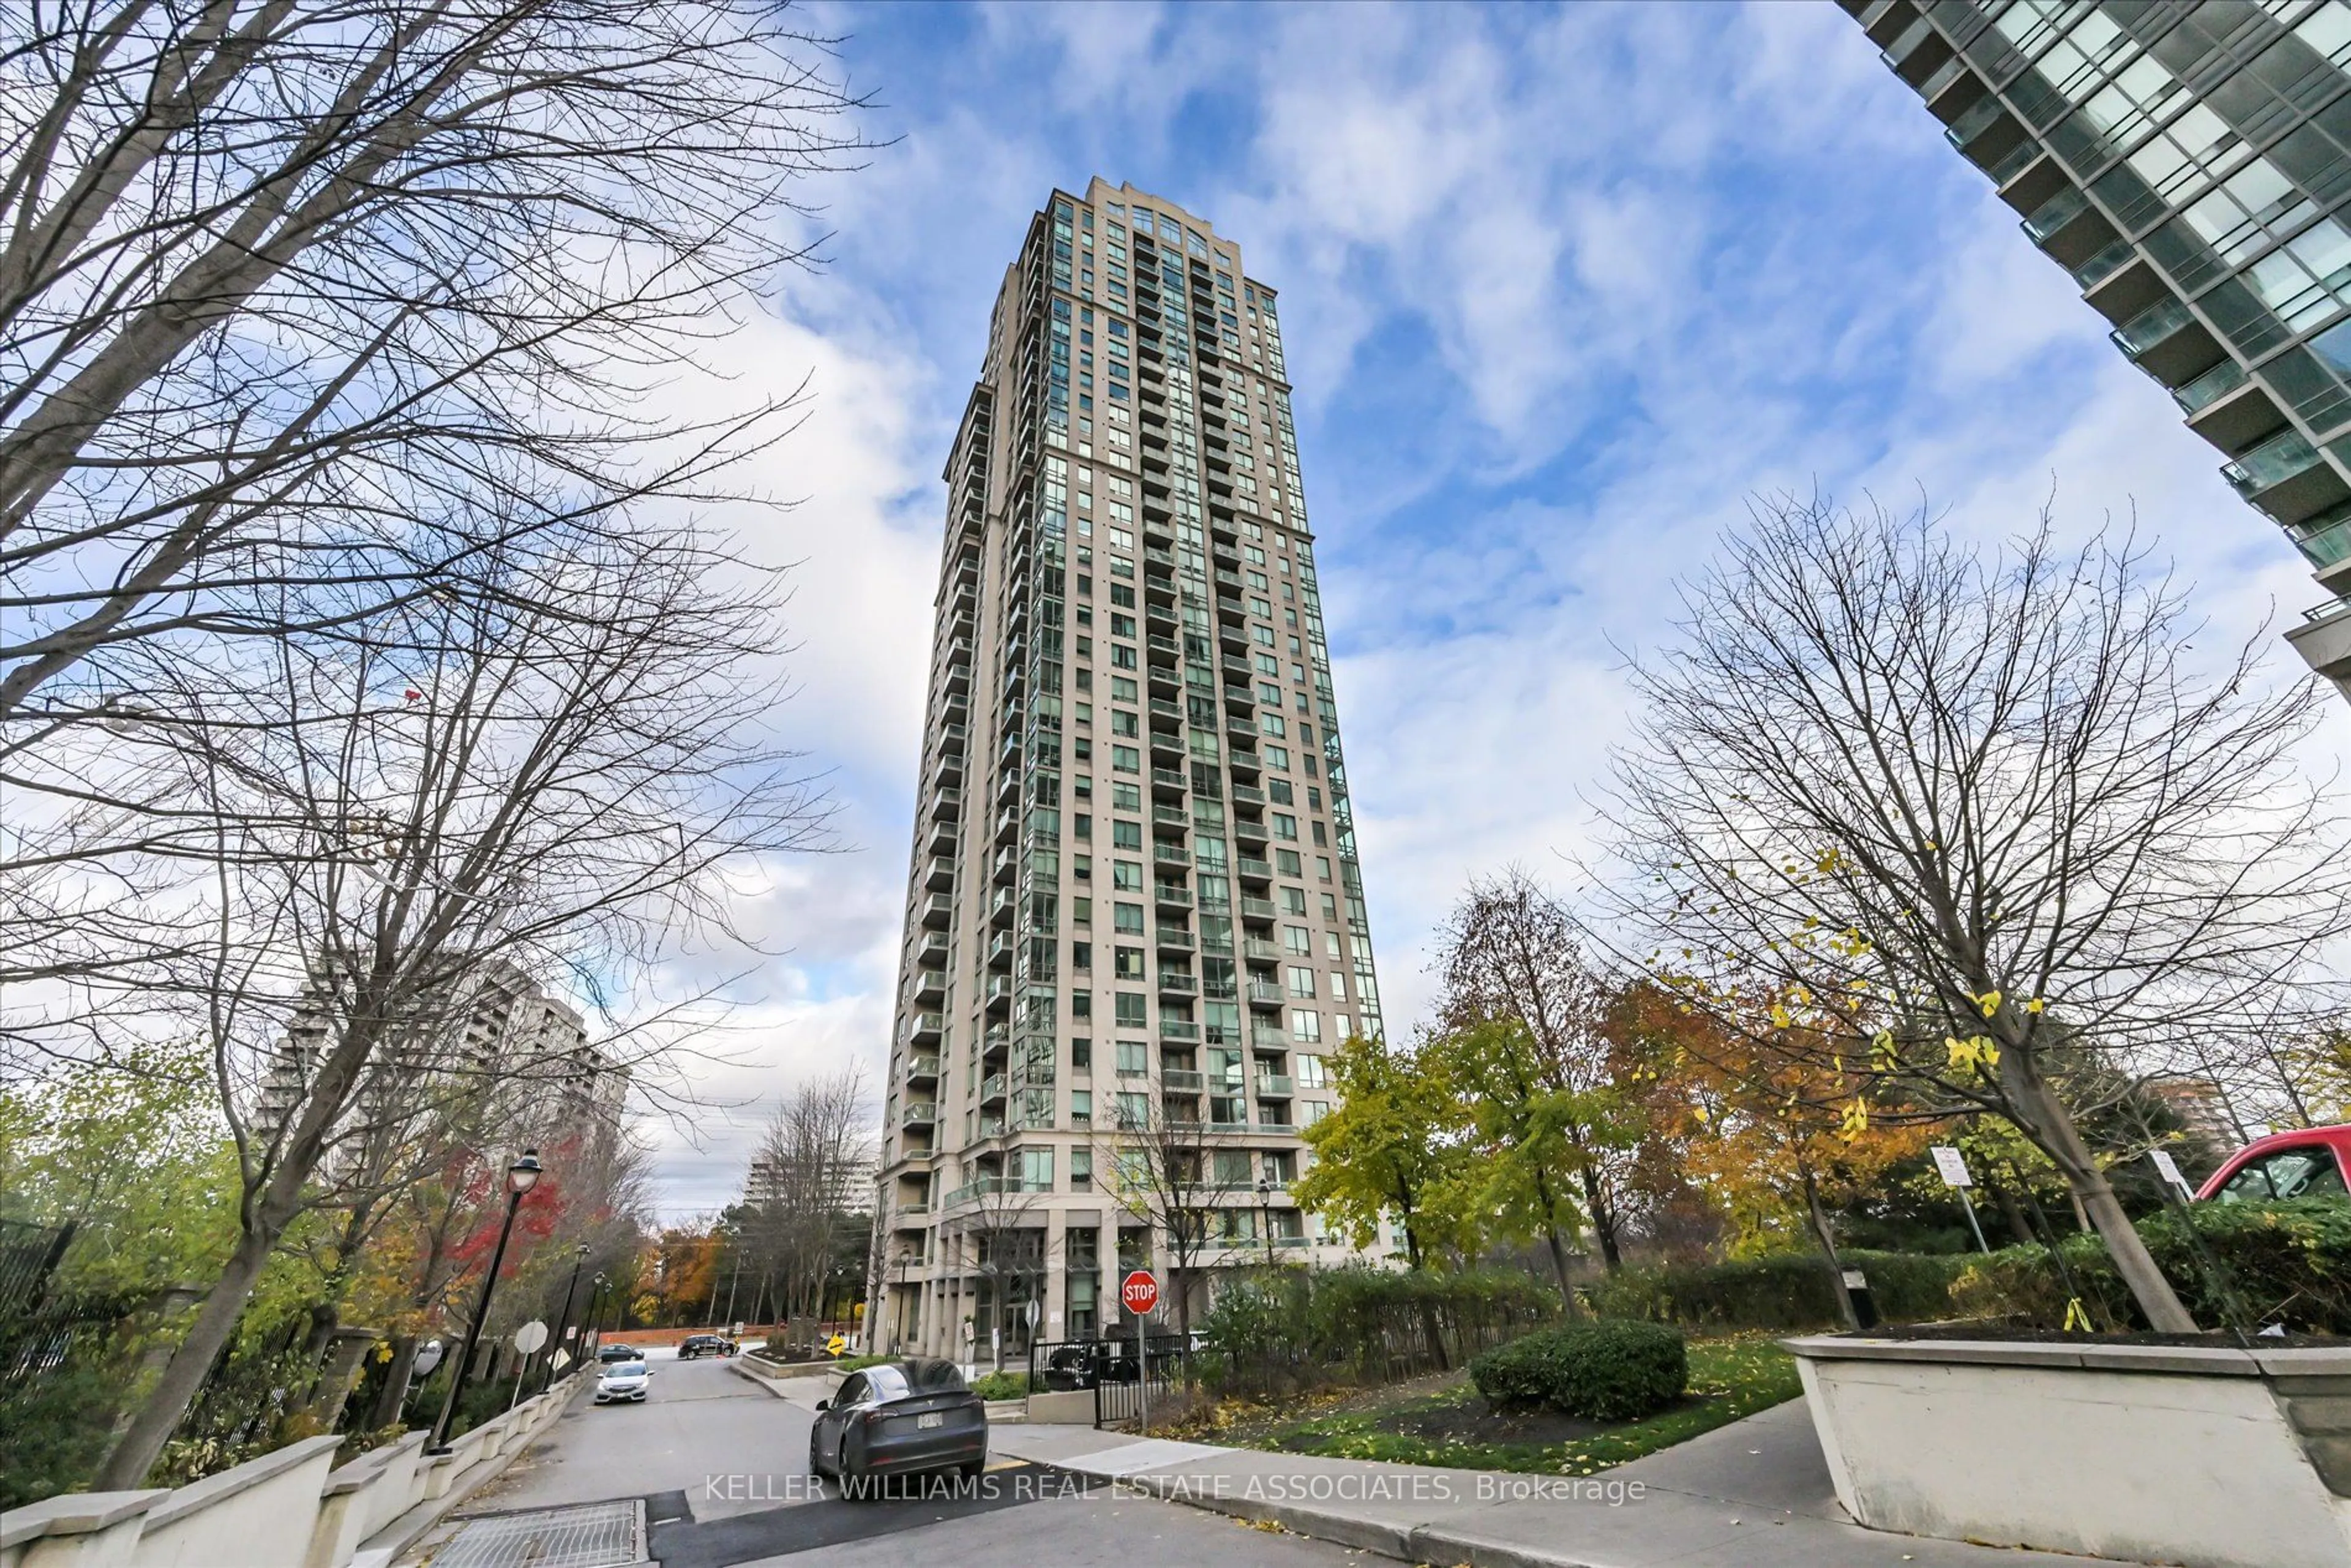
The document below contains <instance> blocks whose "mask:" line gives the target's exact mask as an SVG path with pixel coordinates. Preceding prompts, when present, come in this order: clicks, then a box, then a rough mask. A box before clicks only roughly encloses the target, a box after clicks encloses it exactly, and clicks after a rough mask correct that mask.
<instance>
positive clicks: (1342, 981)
mask: <svg viewBox="0 0 2351 1568" xmlns="http://www.w3.org/2000/svg"><path fill="white" fill-rule="evenodd" d="M1331 999H1332V1001H1334V1002H1343V1001H1345V1000H1346V999H1347V977H1346V976H1345V975H1343V974H1342V973H1340V972H1339V971H1338V970H1336V969H1333V970H1332V971H1331Z"/></svg>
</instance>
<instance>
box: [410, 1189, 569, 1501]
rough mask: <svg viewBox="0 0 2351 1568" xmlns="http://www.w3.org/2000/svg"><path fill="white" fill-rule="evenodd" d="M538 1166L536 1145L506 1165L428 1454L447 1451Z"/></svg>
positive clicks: (427, 1449)
mask: <svg viewBox="0 0 2351 1568" xmlns="http://www.w3.org/2000/svg"><path fill="white" fill-rule="evenodd" d="M541 1174H543V1173H542V1169H541V1167H540V1166H539V1163H538V1150H537V1149H525V1150H524V1151H523V1152H522V1158H520V1159H518V1160H517V1161H515V1163H514V1164H512V1165H510V1166H507V1217H506V1219H505V1222H504V1223H502V1224H501V1225H499V1227H498V1245H497V1248H496V1250H495V1251H493V1252H492V1253H491V1254H490V1271H489V1272H488V1273H487V1274H486V1275H485V1276H483V1279H482V1299H481V1301H480V1302H479V1303H478V1304H477V1305H476V1306H475V1308H474V1321H473V1322H472V1323H471V1324H470V1325H468V1326H467V1328H466V1330H465V1354H463V1355H462V1356H460V1357H459V1358H458V1360H457V1373H456V1375H455V1376H454V1377H452V1378H451V1379H450V1380H449V1395H448V1397H447V1398H445V1399H444V1400H442V1401H441V1416H440V1418H439V1419H438V1420H436V1421H434V1423H433V1441H432V1442H431V1443H429V1444H427V1445H426V1446H425V1449H424V1451H425V1452H426V1453H428V1454H445V1453H447V1452H448V1451H449V1423H450V1421H451V1420H452V1419H454V1418H455V1416H456V1414H457V1400H458V1397H459V1396H461V1395H463V1394H464V1393H465V1375H466V1373H468V1372H469V1371H471V1370H472V1369H473V1365H474V1352H475V1350H476V1349H477V1348H479V1347H480V1345H481V1343H482V1325H483V1324H485V1323H486V1322H489V1317H490V1295H491V1292H492V1291H496V1289H497V1285H498V1269H499V1266H500V1265H502V1264H503V1263H505V1261H506V1257H507V1238H508V1237H510V1236H512V1235H513V1234H514V1222H515V1210H517V1208H520V1207H522V1197H523V1194H525V1193H527V1192H528V1191H529V1190H530V1189H531V1188H532V1187H535V1186H538V1178H539V1176H540V1175H541Z"/></svg>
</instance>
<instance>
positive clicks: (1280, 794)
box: [1265, 779, 1298, 806]
mask: <svg viewBox="0 0 2351 1568" xmlns="http://www.w3.org/2000/svg"><path fill="white" fill-rule="evenodd" d="M1265 792H1266V794H1267V795H1269V796H1270V797H1271V798H1272V800H1273V802H1274V804H1276V805H1278V806H1293V805H1296V804H1297V803H1298V797H1297V796H1296V795H1294V794H1292V793H1291V792H1290V780H1289V779H1268V780H1267V781H1266V786H1265Z"/></svg>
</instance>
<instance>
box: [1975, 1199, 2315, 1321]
mask: <svg viewBox="0 0 2351 1568" xmlns="http://www.w3.org/2000/svg"><path fill="white" fill-rule="evenodd" d="M2190 1212H2191V1213H2192V1214H2193V1215H2194V1216H2195V1232H2196V1239H2200V1240H2201V1241H2202V1246H2201V1247H2199V1246H2197V1245H2196V1239H2191V1238H2190V1236H2189V1232H2188V1229H2187V1228H2186V1227H2185V1226H2183V1225H2182V1224H2181V1223H2180V1221H2179V1216H2178V1215H2177V1214H2176V1213H2175V1212H2172V1211H2168V1210H2167V1211H2166V1212H2164V1213H2162V1214H2158V1215H2156V1216H2154V1217H2153V1218H2148V1219H2144V1220H2141V1221H2140V1222H2139V1226H2138V1233H2139V1235H2140V1236H2141V1237H2142V1238H2143V1239H2145V1240H2146V1242H2147V1250H2148V1251H2149V1252H2151V1253H2153V1254H2154V1255H2155V1260H2156V1262H2157V1263H2158V1264H2159V1265H2161V1266H2162V1269H2163V1271H2164V1273H2165V1274H2166V1275H2168V1277H2169V1278H2170V1280H2171V1283H2172V1288H2173V1289H2174V1290H2176V1291H2179V1296H2180V1300H2181V1301H2184V1302H2185V1303H2186V1304H2187V1307H2188V1310H2189V1312H2191V1313H2193V1314H2194V1315H2195V1318H2196V1321H2197V1322H2199V1323H2201V1324H2202V1325H2204V1326H2205V1327H2206V1328H2214V1329H2217V1328H2222V1327H2226V1326H2227V1325H2228V1322H2229V1315H2230V1314H2229V1310H2228V1306H2227V1303H2226V1302H2225V1301H2224V1300H2223V1294H2222V1291H2223V1289H2224V1288H2225V1289H2226V1290H2227V1291H2229V1292H2231V1293H2233V1295H2234V1297H2235V1299H2236V1301H2237V1302H2238V1304H2239V1305H2240V1307H2241V1310H2242V1312H2243V1313H2244V1316H2245V1318H2246V1320H2247V1321H2246V1322H2244V1324H2243V1325H2242V1326H2244V1327H2247V1328H2257V1327H2262V1326H2266V1325H2268V1324H2272V1323H2275V1324H2279V1325H2281V1326H2283V1327H2284V1328H2285V1329H2287V1330H2288V1331H2290V1332H2293V1333H2335V1334H2351V1204H2346V1203H2345V1202H2343V1201H2342V1200H2341V1199H2340V1198H2296V1199H2294V1200H2293V1201H2291V1202H2287V1203H2199V1204H2197V1205H2196V1206H2194V1207H2193V1208H2192V1209H2191V1210H2190ZM2062 1250H2063V1252H2064V1260H2065V1267H2066V1270H2069V1271H2070V1272H2071V1273H2072V1275H2073V1278H2074V1285H2075V1287H2076V1288H2077V1289H2079V1290H2080V1291H2081V1292H2082V1294H2083V1296H2084V1297H2085V1300H2086V1304H2087V1305H2088V1306H2089V1308H2090V1312H2091V1316H2092V1318H2093V1320H2094V1321H2095V1322H2096V1323H2097V1326H2098V1327H2100V1328H2102V1329H2103V1328H2116V1329H2131V1328H2137V1327H2141V1326H2143V1320H2141V1319H2140V1317H2139V1316H2138V1312H2137V1308H2136V1307H2135V1306H2134V1304H2133V1303H2132V1301H2131V1298H2130V1292H2129V1291H2126V1290H2125V1289H2124V1288H2123V1283H2122V1281H2121V1279H2120V1277H2119V1276H2117V1275H2116V1272H2115V1266H2114V1260H2112V1259H2111V1258H2109V1257H2108V1256H2107V1255H2106V1248H2105V1242H2103V1241H2101V1240H2099V1239H2097V1238H2096V1237H2095V1236H2074V1237H2069V1238H2067V1239H2066V1240H2065V1241H2064V1243H2063V1245H2062ZM1965 1262H1966V1264H1967V1266H1966V1268H1965V1269H1964V1270H1961V1272H1960V1275H1959V1279H1958V1280H1957V1281H1954V1283H1953V1285H1952V1289H1951V1309H1950V1315H1953V1316H1965V1317H1992V1316H2009V1317H2014V1318H2018V1319H2022V1320H2023V1321H2025V1322H2030V1323H2032V1325H2034V1326H2036V1327H2042V1328H2058V1327H2061V1326H2063V1325H2064V1320H2065V1301H2066V1295H2067V1292H2066V1290H2065V1285H2064V1278H2063V1276H2062V1275H2061V1274H2060V1273H2059V1272H2058V1269H2057V1265H2056V1262H2055V1260H2053V1259H2052V1258H2051V1256H2050V1253H2049V1249H2047V1248H2045V1247H2010V1248H2005V1249H2002V1250H2001V1251H1998V1252H1995V1253H1993V1254H1991V1256H1990V1257H1980V1256H1979V1257H1976V1258H1973V1259H1970V1260H1965ZM2216 1272H2217V1274H2218V1275H2219V1276H2220V1279H2219V1280H2216V1279H2215V1278H2214V1275H2215V1273H2216Z"/></svg>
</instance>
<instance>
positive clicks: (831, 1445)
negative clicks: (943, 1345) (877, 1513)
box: [809, 1357, 987, 1497]
mask: <svg viewBox="0 0 2351 1568" xmlns="http://www.w3.org/2000/svg"><path fill="white" fill-rule="evenodd" d="M816 1408H817V1417H816V1425H815V1427H812V1428H811V1429H810V1432H809V1473H810V1474H811V1475H818V1476H823V1475H830V1476H831V1477H832V1478H833V1479H835V1480H838V1481H839V1482H840V1483H841V1493H842V1495H843V1496H846V1497H862V1496H865V1495H867V1494H868V1493H870V1492H871V1491H872V1490H874V1485H875V1483H876V1482H877V1481H878V1480H880V1479H883V1478H886V1477H890V1476H902V1475H911V1474H914V1473H917V1472H920V1471H925V1470H942V1469H952V1470H954V1471H956V1473H957V1474H958V1475H960V1476H962V1477H963V1478H965V1479H976V1478H977V1476H978V1475H979V1473H980V1471H981V1470H983V1469H986V1468H987V1404H986V1402H984V1401H983V1400H982V1399H981V1398H980V1397H979V1396H977V1394H974V1393H973V1392H972V1391H971V1389H970V1388H969V1387H968V1386H967V1385H966V1384H965V1382H964V1380H963V1374H962V1373H961V1372H959V1371H957V1370H956V1364H955V1363H954V1362H951V1361H937V1360H933V1359H931V1358H929V1357H911V1358H909V1359H907V1360H904V1361H896V1362H889V1363H885V1364H883V1365H880V1366H869V1367H867V1368H865V1369H864V1370H863V1371H862V1372H852V1373H851V1374H850V1375H848V1376H847V1377H845V1378H843V1379H841V1388H840V1391H839V1392H837V1393H836V1394H834V1395H833V1396H832V1397H831V1399H829V1400H824V1401H821V1402H820V1403H819V1404H818V1406H817V1407H816Z"/></svg>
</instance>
